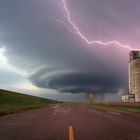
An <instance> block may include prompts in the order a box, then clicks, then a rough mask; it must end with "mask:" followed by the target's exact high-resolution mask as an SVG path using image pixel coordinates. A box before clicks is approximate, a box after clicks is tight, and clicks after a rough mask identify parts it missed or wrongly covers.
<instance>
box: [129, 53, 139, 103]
mask: <svg viewBox="0 0 140 140" xmlns="http://www.w3.org/2000/svg"><path fill="white" fill-rule="evenodd" d="M128 64H129V97H133V98H134V101H135V102H140V52H139V51H131V52H130V53H129V62H128Z"/></svg>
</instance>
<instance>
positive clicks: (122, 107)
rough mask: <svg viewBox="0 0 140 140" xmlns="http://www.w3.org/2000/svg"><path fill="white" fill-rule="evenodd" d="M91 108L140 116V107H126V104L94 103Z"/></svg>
mask: <svg viewBox="0 0 140 140" xmlns="http://www.w3.org/2000/svg"><path fill="white" fill-rule="evenodd" d="M89 105H90V106H93V107H95V108H101V109H110V110H119V111H126V112H133V113H139V114H140V105H137V106H136V105H135V106H134V105H131V104H130V105H125V104H122V105H121V104H116V103H115V104H113V103H109V104H107V103H93V104H91V103H90V104H89Z"/></svg>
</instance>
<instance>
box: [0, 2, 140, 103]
mask: <svg viewBox="0 0 140 140" xmlns="http://www.w3.org/2000/svg"><path fill="white" fill-rule="evenodd" d="M139 5H140V1H139V0H133V1H132V0H117V1H116V0H65V1H64V0H12V1H10V0H1V1H0V88H1V89H8V90H13V91H18V92H22V93H25V94H31V95H35V96H41V97H45V98H51V99H57V100H65V101H86V100H87V93H88V91H89V90H90V89H92V90H93V91H94V93H95V95H96V99H95V100H96V101H117V100H120V97H121V95H123V94H127V92H128V59H129V52H130V51H131V50H133V49H140V46H139V44H140V26H139V25H140V14H139V13H140V8H139ZM66 8H67V10H68V12H69V13H68V12H67V11H66ZM68 14H70V15H68ZM68 16H70V19H69V17H68ZM78 31H79V32H78ZM82 36H84V37H85V38H86V39H87V40H88V41H101V42H104V43H107V42H110V41H114V40H115V41H117V42H118V44H116V43H111V44H108V45H103V44H102V43H92V44H90V43H88V42H87V41H86V39H84V38H82ZM119 44H121V45H119ZM125 46H129V47H125Z"/></svg>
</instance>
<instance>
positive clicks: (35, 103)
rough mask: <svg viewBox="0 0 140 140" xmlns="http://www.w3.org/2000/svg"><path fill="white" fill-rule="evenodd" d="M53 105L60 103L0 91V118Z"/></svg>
mask: <svg viewBox="0 0 140 140" xmlns="http://www.w3.org/2000/svg"><path fill="white" fill-rule="evenodd" d="M55 103H60V102H58V101H54V100H50V99H45V98H40V97H35V96H30V95H25V94H20V93H16V92H11V91H6V90H1V89H0V116H1V115H6V114H11V113H16V112H19V111H23V110H27V109H32V108H38V107H43V106H47V105H49V104H55Z"/></svg>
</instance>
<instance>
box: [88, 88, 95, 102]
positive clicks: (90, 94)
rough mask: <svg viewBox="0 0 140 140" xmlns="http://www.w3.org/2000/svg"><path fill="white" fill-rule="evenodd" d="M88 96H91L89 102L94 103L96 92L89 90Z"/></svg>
mask: <svg viewBox="0 0 140 140" xmlns="http://www.w3.org/2000/svg"><path fill="white" fill-rule="evenodd" d="M88 98H89V102H90V103H92V102H93V99H94V98H95V94H94V93H93V91H92V90H90V91H89V92H88Z"/></svg>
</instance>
